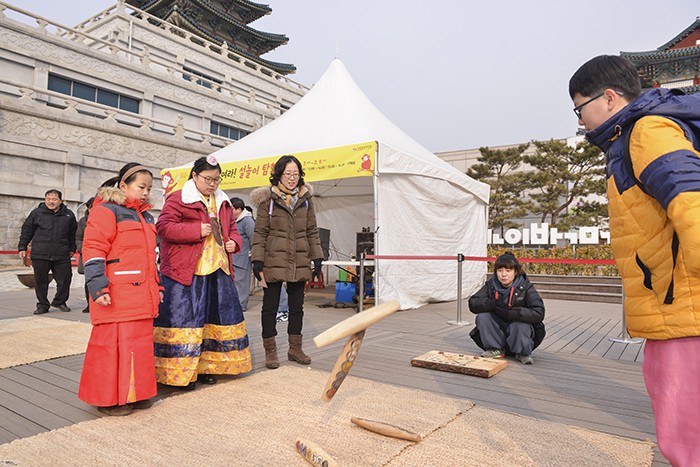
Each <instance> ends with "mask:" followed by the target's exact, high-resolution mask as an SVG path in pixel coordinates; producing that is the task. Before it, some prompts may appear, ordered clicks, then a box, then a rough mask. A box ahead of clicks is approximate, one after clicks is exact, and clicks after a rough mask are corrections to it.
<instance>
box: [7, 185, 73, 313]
mask: <svg viewBox="0 0 700 467" xmlns="http://www.w3.org/2000/svg"><path fill="white" fill-rule="evenodd" d="M77 227H78V223H77V221H76V220H75V215H74V214H73V212H72V211H71V210H70V209H68V207H66V205H65V204H63V195H62V194H61V192H60V191H58V190H49V191H47V192H46V194H45V195H44V202H43V203H40V204H39V207H37V208H36V209H34V210H33V211H32V212H30V213H29V216H27V219H26V220H25V221H24V224H23V225H22V232H21V234H20V237H19V245H18V246H17V249H18V250H19V257H20V258H22V259H24V258H25V257H26V256H27V247H28V246H29V242H31V243H32V248H31V260H32V267H33V268H34V291H35V292H36V298H37V300H38V302H37V305H36V310H34V314H35V315H41V314H44V313H48V311H49V307H50V306H54V307H56V308H58V309H59V310H61V311H70V308H68V305H66V302H67V301H68V295H69V293H70V283H71V279H72V277H73V270H72V268H71V262H70V259H71V257H72V256H73V254H74V253H75V250H76V246H75V231H76V229H77ZM49 272H51V273H53V278H54V279H55V280H56V296H55V297H54V299H53V301H52V302H51V303H50V304H49V299H48V293H49Z"/></svg>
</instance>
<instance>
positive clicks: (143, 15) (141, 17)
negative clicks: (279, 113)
mask: <svg viewBox="0 0 700 467" xmlns="http://www.w3.org/2000/svg"><path fill="white" fill-rule="evenodd" d="M126 8H128V9H130V10H132V11H133V12H135V13H137V14H135V15H129V16H128V19H129V20H136V21H141V22H143V23H148V24H149V25H151V26H152V25H154V23H155V24H160V26H158V27H159V28H160V29H163V30H165V31H168V32H170V33H173V34H175V35H176V36H178V37H179V38H182V39H184V40H186V41H189V42H190V43H192V44H195V45H199V46H200V47H202V48H205V49H208V51H211V52H212V53H218V54H219V55H223V56H225V57H226V58H227V59H229V60H232V61H233V62H234V66H236V65H245V66H246V67H247V68H249V69H253V70H255V71H257V72H259V73H261V74H263V75H264V76H266V77H270V78H272V79H274V80H276V81H281V82H283V83H284V84H286V85H287V86H289V87H290V88H293V89H297V90H299V91H301V92H302V93H306V92H307V91H309V88H308V87H307V86H304V85H303V84H301V83H299V82H297V81H294V80H292V79H290V78H288V77H286V76H284V75H281V74H279V73H277V72H276V71H274V70H271V69H269V68H266V67H264V66H262V65H261V64H260V63H257V62H255V61H253V60H252V59H250V58H248V57H244V56H243V55H239V54H237V53H236V52H235V51H231V50H229V48H228V46H227V45H226V44H225V43H224V44H223V45H219V44H216V43H214V42H211V41H209V40H207V39H204V38H202V37H200V36H198V35H196V34H193V33H191V32H190V31H188V30H186V29H183V28H181V27H179V26H176V25H174V24H172V23H168V22H166V21H163V20H162V19H161V18H158V17H157V16H153V15H151V14H150V13H147V12H145V11H143V10H139V9H138V8H135V7H133V6H131V5H128V6H127V5H126V4H125V3H124V2H123V0H120V1H119V2H118V3H117V4H115V5H112V6H111V7H108V8H107V9H105V10H103V11H101V12H100V13H98V14H96V15H94V16H92V17H91V18H88V19H87V20H85V21H83V22H82V23H80V24H78V25H76V27H75V29H77V30H84V29H88V28H90V27H92V26H95V25H98V24H99V23H100V22H101V21H102V20H103V19H104V18H106V17H108V16H110V15H112V14H114V13H113V12H115V11H116V12H117V13H119V12H126ZM149 19H150V20H151V21H149ZM217 58H218V57H217ZM243 70H244V71H246V72H249V70H245V69H243Z"/></svg>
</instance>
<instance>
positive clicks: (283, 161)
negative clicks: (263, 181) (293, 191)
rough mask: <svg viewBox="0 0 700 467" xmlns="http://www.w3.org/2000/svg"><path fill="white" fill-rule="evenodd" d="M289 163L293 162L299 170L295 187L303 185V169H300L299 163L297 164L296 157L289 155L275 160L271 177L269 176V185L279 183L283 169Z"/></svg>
mask: <svg viewBox="0 0 700 467" xmlns="http://www.w3.org/2000/svg"><path fill="white" fill-rule="evenodd" d="M290 162H294V163H295V164H296V166H297V168H298V169H299V183H297V186H299V187H300V186H302V185H303V184H304V169H302V168H301V162H299V159H297V158H296V157H294V156H290V155H286V156H282V157H280V158H279V159H277V162H275V168H274V170H273V171H272V175H270V184H272V185H275V186H276V185H277V184H278V183H279V182H280V180H281V179H282V174H283V173H284V169H285V167H287V164H289V163H290Z"/></svg>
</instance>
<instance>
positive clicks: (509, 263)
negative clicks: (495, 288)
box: [493, 251, 523, 277]
mask: <svg viewBox="0 0 700 467" xmlns="http://www.w3.org/2000/svg"><path fill="white" fill-rule="evenodd" d="M501 268H508V269H515V277H518V276H520V275H522V273H523V267H522V266H520V261H518V258H516V257H515V255H514V254H513V253H511V252H510V251H506V252H505V253H503V254H502V255H501V256H499V257H498V258H496V262H495V263H494V265H493V273H494V274H496V271H498V270H499V269H501Z"/></svg>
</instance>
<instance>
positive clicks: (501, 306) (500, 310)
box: [495, 301, 512, 321]
mask: <svg viewBox="0 0 700 467" xmlns="http://www.w3.org/2000/svg"><path fill="white" fill-rule="evenodd" d="M510 311H511V310H510V308H508V305H507V304H505V303H503V302H501V301H496V310H495V313H496V316H498V317H499V318H501V319H502V320H503V321H512V319H511V316H510Z"/></svg>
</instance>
